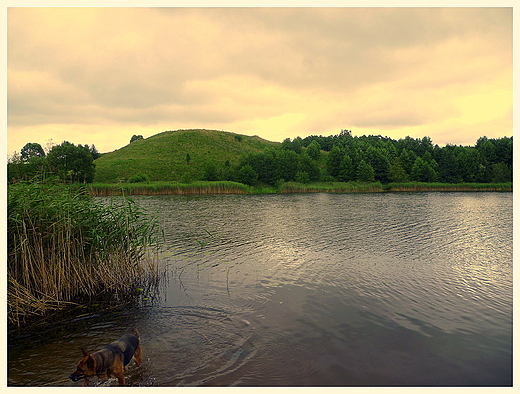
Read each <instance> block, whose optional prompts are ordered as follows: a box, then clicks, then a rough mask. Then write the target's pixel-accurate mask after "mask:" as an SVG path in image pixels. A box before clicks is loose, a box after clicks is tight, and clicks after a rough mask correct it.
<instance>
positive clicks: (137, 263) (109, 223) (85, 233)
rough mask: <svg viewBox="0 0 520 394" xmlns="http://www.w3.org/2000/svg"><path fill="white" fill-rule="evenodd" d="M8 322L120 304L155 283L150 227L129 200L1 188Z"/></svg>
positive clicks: (60, 189) (74, 191) (55, 188)
mask: <svg viewBox="0 0 520 394" xmlns="http://www.w3.org/2000/svg"><path fill="white" fill-rule="evenodd" d="M7 230H8V259H7V277H8V289H7V290H8V321H9V323H10V324H12V325H20V324H21V323H22V322H24V321H25V320H26V319H27V318H28V317H30V316H34V315H45V314H46V313H47V312H49V311H52V310H56V309H62V308H66V307H67V306H69V305H71V304H78V303H89V302H94V301H96V302H99V301H107V302H127V301H129V300H130V299H131V298H132V296H133V295H134V294H135V291H136V289H143V288H146V289H149V288H150V287H151V286H153V285H154V284H156V283H157V281H158V280H159V277H160V273H159V270H158V261H157V258H156V254H155V253H154V248H153V246H154V244H156V240H157V226H156V222H154V221H152V220H149V219H148V218H147V216H146V215H145V214H144V212H142V211H141V210H140V209H139V208H138V207H137V206H136V205H135V204H134V203H133V202H132V201H131V200H129V199H125V198H119V199H118V200H117V201H115V200H114V201H111V202H108V203H107V202H100V201H96V200H94V199H93V198H92V197H90V196H88V195H87V194H86V193H85V190H84V189H82V188H79V189H78V188H71V187H68V186H64V185H44V184H17V185H10V186H9V188H8V228H7Z"/></svg>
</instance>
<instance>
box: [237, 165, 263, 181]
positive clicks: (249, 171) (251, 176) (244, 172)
mask: <svg viewBox="0 0 520 394" xmlns="http://www.w3.org/2000/svg"><path fill="white" fill-rule="evenodd" d="M257 179H258V174H257V173H256V172H255V170H253V167H252V166H251V165H249V164H246V165H245V166H242V167H240V169H239V170H238V174H237V180H238V181H239V182H240V183H243V184H245V185H249V186H252V185H254V184H255V182H256V181H257Z"/></svg>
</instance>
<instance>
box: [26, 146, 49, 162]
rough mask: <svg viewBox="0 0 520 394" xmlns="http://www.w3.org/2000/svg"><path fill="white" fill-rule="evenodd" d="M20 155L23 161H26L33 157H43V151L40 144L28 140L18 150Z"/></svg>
mask: <svg viewBox="0 0 520 394" xmlns="http://www.w3.org/2000/svg"><path fill="white" fill-rule="evenodd" d="M20 156H21V158H22V160H23V161H25V162H28V161H30V160H31V159H33V158H40V157H45V152H44V151H43V148H42V146H41V145H40V144H38V143H36V142H29V143H27V144H25V145H24V147H23V148H22V150H21V151H20Z"/></svg>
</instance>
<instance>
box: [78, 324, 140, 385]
mask: <svg viewBox="0 0 520 394" xmlns="http://www.w3.org/2000/svg"><path fill="white" fill-rule="evenodd" d="M81 351H82V352H83V357H82V358H81V360H80V361H79V363H78V367H77V368H76V370H75V371H74V372H73V373H72V374H71V375H70V376H69V379H70V380H72V381H73V382H77V381H78V380H80V379H85V380H84V382H83V386H86V385H87V384H88V381H89V379H90V378H92V377H93V376H97V377H101V376H103V375H106V376H107V377H108V378H110V377H112V376H114V377H116V378H117V380H118V381H119V385H120V386H124V385H125V366H126V365H127V364H128V363H129V362H130V360H132V359H134V360H135V362H136V363H137V365H141V361H142V349H141V345H140V344H139V331H137V329H136V328H134V333H133V334H125V335H123V336H122V337H121V338H119V339H118V340H117V341H114V342H112V343H111V344H109V345H107V346H105V347H103V348H102V349H100V350H98V351H97V352H94V353H92V354H89V353H87V352H86V351H85V349H81Z"/></svg>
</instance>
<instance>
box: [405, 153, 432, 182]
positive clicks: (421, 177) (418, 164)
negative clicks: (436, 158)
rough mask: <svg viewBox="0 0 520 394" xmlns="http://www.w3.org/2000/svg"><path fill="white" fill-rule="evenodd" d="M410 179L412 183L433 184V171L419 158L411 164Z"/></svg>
mask: <svg viewBox="0 0 520 394" xmlns="http://www.w3.org/2000/svg"><path fill="white" fill-rule="evenodd" d="M410 177H411V179H412V181H416V182H433V181H434V180H435V171H434V170H433V168H432V166H431V165H430V164H428V163H427V162H426V161H424V160H423V159H422V158H421V157H420V156H419V157H417V159H415V163H413V167H412V173H411V174H410Z"/></svg>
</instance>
